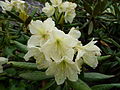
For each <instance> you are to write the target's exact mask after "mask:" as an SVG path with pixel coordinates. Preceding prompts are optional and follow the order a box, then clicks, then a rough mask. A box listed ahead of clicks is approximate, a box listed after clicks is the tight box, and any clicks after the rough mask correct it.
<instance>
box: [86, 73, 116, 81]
mask: <svg viewBox="0 0 120 90" xmlns="http://www.w3.org/2000/svg"><path fill="white" fill-rule="evenodd" d="M112 77H114V75H105V74H101V73H84V79H85V80H86V81H99V80H104V79H109V78H112Z"/></svg>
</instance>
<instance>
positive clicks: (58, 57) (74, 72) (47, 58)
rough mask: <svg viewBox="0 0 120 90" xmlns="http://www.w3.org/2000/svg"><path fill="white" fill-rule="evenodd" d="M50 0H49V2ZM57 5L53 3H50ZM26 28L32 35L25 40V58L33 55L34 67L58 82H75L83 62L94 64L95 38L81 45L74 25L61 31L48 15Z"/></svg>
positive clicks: (58, 3)
mask: <svg viewBox="0 0 120 90" xmlns="http://www.w3.org/2000/svg"><path fill="white" fill-rule="evenodd" d="M54 1H55V0H54ZM54 1H53V0H51V2H52V3H53V2H54ZM60 4H61V3H60V2H54V4H53V5H54V6H58V5H60ZM29 29H30V32H31V34H32V36H31V37H30V39H29V40H28V44H27V46H28V52H27V53H26V55H25V56H24V58H25V60H26V61H28V60H29V58H30V57H34V58H35V60H36V64H37V67H38V69H42V68H46V69H47V70H46V74H47V75H53V76H54V77H55V80H56V82H57V84H58V85H60V84H62V83H64V81H65V80H66V79H69V80H71V81H77V80H78V74H80V71H81V67H82V64H83V63H86V64H87V65H89V66H90V67H92V68H95V67H96V66H97V64H98V60H97V56H99V55H100V49H99V48H98V47H97V46H96V45H95V43H96V41H93V40H91V41H90V42H89V43H88V44H86V45H82V43H81V42H80V41H78V38H79V37H80V35H81V33H80V32H79V31H78V30H76V28H74V27H73V28H71V30H70V31H69V33H68V34H65V33H64V32H63V31H61V30H58V29H57V28H56V27H55V23H54V21H53V20H52V19H51V18H48V19H47V20H45V21H44V22H42V21H40V20H36V21H32V22H31V23H30V25H29Z"/></svg>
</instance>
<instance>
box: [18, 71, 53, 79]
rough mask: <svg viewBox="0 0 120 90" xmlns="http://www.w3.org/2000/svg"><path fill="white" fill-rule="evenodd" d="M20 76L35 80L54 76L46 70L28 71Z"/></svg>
mask: <svg viewBox="0 0 120 90" xmlns="http://www.w3.org/2000/svg"><path fill="white" fill-rule="evenodd" d="M19 76H20V77H22V78H24V79H27V80H35V81H40V80H45V79H50V78H52V76H47V75H46V74H45V72H41V71H34V72H26V73H22V74H20V75H19Z"/></svg>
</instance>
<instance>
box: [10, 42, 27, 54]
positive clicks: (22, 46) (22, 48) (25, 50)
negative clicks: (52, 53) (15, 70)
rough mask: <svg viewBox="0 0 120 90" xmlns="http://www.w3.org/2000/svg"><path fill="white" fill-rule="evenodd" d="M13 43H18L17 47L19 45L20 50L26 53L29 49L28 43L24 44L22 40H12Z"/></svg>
mask: <svg viewBox="0 0 120 90" xmlns="http://www.w3.org/2000/svg"><path fill="white" fill-rule="evenodd" d="M12 43H14V44H15V45H16V47H17V48H18V49H19V50H21V51H23V52H24V53H26V52H27V51H28V50H27V46H26V45H24V44H22V43H20V42H18V41H12Z"/></svg>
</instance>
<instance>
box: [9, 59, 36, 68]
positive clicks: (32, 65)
mask: <svg viewBox="0 0 120 90" xmlns="http://www.w3.org/2000/svg"><path fill="white" fill-rule="evenodd" d="M7 64H12V66H13V67H18V68H24V69H37V65H36V64H35V63H28V62H15V61H10V62H8V63H7Z"/></svg>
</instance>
